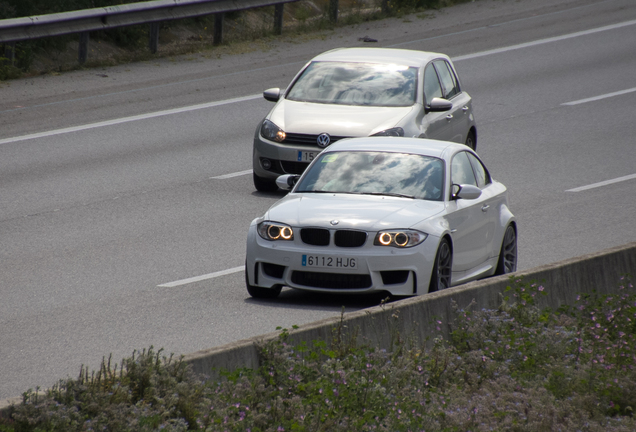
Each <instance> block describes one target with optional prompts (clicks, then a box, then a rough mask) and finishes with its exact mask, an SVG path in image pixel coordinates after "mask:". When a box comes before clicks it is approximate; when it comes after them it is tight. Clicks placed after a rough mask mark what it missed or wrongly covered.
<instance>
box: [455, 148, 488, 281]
mask: <svg viewBox="0 0 636 432" xmlns="http://www.w3.org/2000/svg"><path fill="white" fill-rule="evenodd" d="M471 157H473V158H474V156H473V155H472V154H471V153H469V152H465V151H462V152H459V153H457V154H456V155H455V156H453V159H452V161H451V184H453V185H465V184H468V185H473V186H477V187H479V188H480V189H481V190H482V194H481V196H480V197H479V198H476V199H471V200H469V199H455V200H453V201H451V203H450V204H449V209H448V210H449V211H448V216H447V220H448V223H449V227H450V230H451V236H452V238H453V272H454V273H458V272H467V271H469V270H472V269H475V268H476V267H479V266H480V265H481V264H483V263H484V262H485V261H487V260H488V258H489V256H490V245H491V244H492V240H493V236H494V223H493V220H492V218H493V217H496V210H495V208H494V207H495V206H493V204H492V202H491V201H492V200H493V197H492V196H491V195H492V194H491V191H490V190H489V184H487V183H486V182H487V181H488V182H489V181H490V177H489V176H487V175H486V174H487V171H485V168H484V171H483V172H481V173H480V174H479V176H476V175H475V170H474V169H473V165H472V163H471V159H470V158H471ZM477 162H479V161H477ZM479 163H480V162H479ZM482 167H483V165H482ZM478 177H480V179H479V180H478ZM486 178H487V179H488V180H486ZM480 184H481V185H480ZM453 188H454V187H451V189H453ZM455 189H456V188H455Z"/></svg>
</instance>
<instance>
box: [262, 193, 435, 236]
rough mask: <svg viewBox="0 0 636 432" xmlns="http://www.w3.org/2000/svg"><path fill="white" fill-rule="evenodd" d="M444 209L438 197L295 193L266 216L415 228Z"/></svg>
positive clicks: (303, 222)
mask: <svg viewBox="0 0 636 432" xmlns="http://www.w3.org/2000/svg"><path fill="white" fill-rule="evenodd" d="M442 211H444V203H443V202H437V201H426V200H416V199H408V198H396V197H389V196H377V195H373V196H371V195H351V194H333V193H329V194H307V193H292V194H289V195H287V196H286V197H285V198H283V199H281V200H280V201H278V202H277V203H276V204H274V205H273V206H272V207H270V209H269V210H268V211H267V213H266V214H265V219H267V220H270V221H275V222H282V223H286V224H288V225H291V226H293V227H300V226H303V227H317V228H319V227H322V228H335V227H337V228H344V229H358V230H365V231H378V230H381V229H393V228H396V229H400V228H402V229H405V228H412V227H413V226H414V225H416V224H417V223H418V222H421V221H423V220H425V219H428V218H430V217H432V216H434V215H436V214H438V213H441V212H442ZM336 221H337V223H336Z"/></svg>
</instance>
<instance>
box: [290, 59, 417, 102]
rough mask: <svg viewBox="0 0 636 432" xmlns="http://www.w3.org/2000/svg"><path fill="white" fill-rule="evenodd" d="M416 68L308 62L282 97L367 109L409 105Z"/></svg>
mask: <svg viewBox="0 0 636 432" xmlns="http://www.w3.org/2000/svg"><path fill="white" fill-rule="evenodd" d="M416 91H417V68H415V67H408V66H400V65H383V64H373V63H346V62H312V63H311V64H310V65H309V66H307V68H306V69H305V70H304V71H303V72H302V74H301V75H300V77H299V78H298V79H297V80H296V82H295V83H294V85H293V86H292V88H291V89H290V90H289V92H288V93H287V96H286V98H287V99H290V100H294V101H301V102H315V103H328V104H340V105H367V106H411V105H413V104H414V103H415V94H416V93H415V92H416Z"/></svg>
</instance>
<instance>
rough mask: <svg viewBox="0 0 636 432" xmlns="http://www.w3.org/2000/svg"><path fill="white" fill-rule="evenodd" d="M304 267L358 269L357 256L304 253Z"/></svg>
mask: <svg viewBox="0 0 636 432" xmlns="http://www.w3.org/2000/svg"><path fill="white" fill-rule="evenodd" d="M302 265H303V267H313V268H341V269H357V268H358V262H357V260H356V259H355V258H348V257H339V256H338V257H334V256H329V255H303V258H302Z"/></svg>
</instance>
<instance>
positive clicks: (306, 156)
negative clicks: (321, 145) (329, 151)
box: [298, 150, 320, 163]
mask: <svg viewBox="0 0 636 432" xmlns="http://www.w3.org/2000/svg"><path fill="white" fill-rule="evenodd" d="M319 154H320V152H319V151H300V150H299V151H298V162H307V163H309V162H311V161H312V160H314V158H315V157H316V156H318V155H319Z"/></svg>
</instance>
